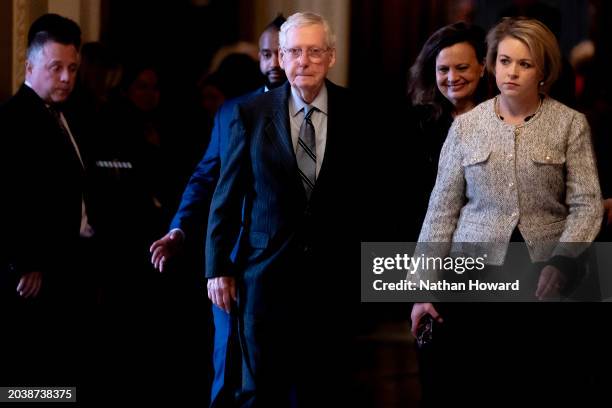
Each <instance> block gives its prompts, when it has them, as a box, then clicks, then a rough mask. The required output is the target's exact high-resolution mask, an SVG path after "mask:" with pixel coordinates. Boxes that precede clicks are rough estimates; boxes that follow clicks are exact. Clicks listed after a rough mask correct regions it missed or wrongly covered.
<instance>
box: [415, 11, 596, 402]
mask: <svg viewBox="0 0 612 408" xmlns="http://www.w3.org/2000/svg"><path fill="white" fill-rule="evenodd" d="M487 44H488V51H487V69H488V70H489V72H490V73H491V74H492V75H495V79H496V83H497V87H498V88H499V91H500V94H499V95H498V96H497V97H495V98H493V99H490V100H488V101H486V102H483V103H481V104H480V105H478V106H477V107H475V108H474V109H472V110H471V111H469V112H467V113H465V114H463V115H461V116H459V117H457V118H456V119H455V121H454V122H453V124H452V127H451V128H450V130H449V133H448V136H447V139H446V141H445V143H444V146H443V148H442V152H441V156H440V161H439V165H438V176H437V180H436V185H435V187H434V189H433V191H432V193H431V197H430V201H429V207H428V210H427V215H426V217H425V221H424V222H423V226H422V229H421V233H420V236H419V242H423V243H425V242H446V243H449V248H450V247H451V246H452V245H460V244H459V243H461V242H495V243H502V244H503V243H508V242H510V241H511V240H524V241H525V243H526V246H527V249H528V251H529V257H530V258H531V261H532V262H542V265H543V268H542V269H541V272H540V276H539V279H538V281H537V289H536V293H535V295H536V297H538V298H539V299H544V298H546V297H549V296H553V295H555V294H557V293H558V291H559V289H560V287H562V285H563V283H564V280H565V279H566V278H565V277H564V275H563V274H562V273H561V271H560V269H562V265H563V262H565V261H566V260H567V259H565V258H564V256H567V255H575V254H568V253H564V252H563V251H562V250H563V247H562V246H561V245H557V244H556V243H559V242H591V241H592V240H593V239H594V238H595V237H596V235H597V233H598V231H599V228H600V225H601V221H602V216H603V206H602V198H601V192H600V187H599V180H598V176H597V170H596V166H595V159H594V155H593V149H592V145H591V137H590V130H589V126H588V124H587V121H586V119H585V116H584V115H583V114H581V113H579V112H576V111H574V110H572V109H570V108H568V107H567V106H565V105H563V104H561V103H559V102H557V101H555V100H553V99H551V98H550V97H547V96H545V92H546V91H547V90H548V89H549V88H550V86H551V84H552V83H553V82H554V81H555V79H556V78H557V77H558V74H559V69H560V65H561V62H560V52H559V47H558V45H557V42H556V39H555V37H554V35H553V34H552V33H551V32H550V30H549V29H548V28H547V27H546V26H544V25H543V24H541V23H540V22H538V21H537V20H530V19H524V18H512V19H510V18H506V19H504V20H502V22H500V23H499V24H498V25H497V26H495V27H494V28H493V29H491V31H490V32H489V34H488V36H487ZM543 243H548V245H542V244H543ZM550 243H552V245H550ZM495 249H496V250H494V251H493V253H488V256H489V257H488V262H489V263H490V264H492V265H502V264H503V263H504V258H505V256H506V251H507V245H496V246H495ZM439 306H444V305H443V304H440V305H439ZM439 306H438V308H439ZM450 306H451V305H449V307H450ZM461 306H463V305H461ZM477 307H478V305H472V306H471V307H463V308H461V307H460V308H456V309H458V310H459V309H460V310H461V312H462V313H463V312H464V311H468V310H469V312H468V313H470V314H471V316H469V317H465V319H474V311H476V312H475V313H476V316H478V317H482V316H483V313H487V312H486V310H485V309H483V308H482V307H480V308H479V309H477ZM445 309H447V310H446V311H447V313H448V312H450V310H448V308H445ZM493 309H495V308H493ZM458 310H457V311H458ZM500 310H501V309H500ZM513 310H514V312H515V313H516V312H517V311H518V310H520V309H516V308H513ZM501 311H502V312H503V310H501ZM530 313H531V311H530ZM427 314H429V315H431V317H433V318H434V319H435V320H436V321H437V322H439V323H441V322H442V315H441V314H439V313H438V310H436V308H435V307H434V306H433V305H432V304H431V303H416V304H414V306H413V309H412V315H411V318H412V323H413V324H412V332H413V334H414V335H415V336H416V335H417V328H418V327H419V321H420V320H421V318H423V316H425V315H427ZM442 314H445V313H442ZM510 316H511V317H510V318H509V319H513V318H514V315H510ZM497 318H499V319H501V317H499V316H497ZM449 320H450V319H449ZM522 323H523V322H522V321H520V324H522ZM446 325H447V324H446ZM508 325H509V326H510V327H512V323H511V322H508ZM447 326H448V325H447ZM440 327H442V326H440ZM527 327H528V326H527ZM523 328H524V327H523ZM447 329H448V328H447ZM471 329H473V327H472V326H470V323H469V322H468V323H467V327H466V326H461V327H459V330H465V332H462V333H461V335H469V334H470V330H471ZM481 329H482V328H481ZM438 334H440V331H438ZM434 336H435V334H434ZM435 341H436V340H435V339H434V342H435ZM468 347H469V346H468ZM456 351H458V350H456ZM462 352H465V353H467V352H466V351H465V350H462ZM449 363H450V362H447V363H446V364H449ZM426 369H430V368H429V367H427V368H426ZM446 375H448V374H446ZM456 380H457V378H456V377H455V380H454V381H456ZM424 391H425V387H424ZM424 393H425V392H424ZM424 396H426V395H424ZM453 396H454V397H456V396H457V395H456V394H453ZM426 397H427V396H426ZM429 397H430V396H429Z"/></svg>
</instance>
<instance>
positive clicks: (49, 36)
mask: <svg viewBox="0 0 612 408" xmlns="http://www.w3.org/2000/svg"><path fill="white" fill-rule="evenodd" d="M48 41H54V42H57V43H60V44H64V45H74V47H75V48H76V49H77V50H78V49H79V48H80V47H81V28H80V27H79V25H78V24H77V23H75V22H74V21H72V20H71V19H69V18H66V17H62V16H60V15H59V14H51V13H50V14H43V15H42V16H40V17H39V18H38V19H36V21H34V22H33V23H32V25H31V26H30V30H29V31H28V56H29V55H30V53H31V51H32V50H33V49H38V48H41V47H43V46H44V45H45V44H46V43H47V42H48Z"/></svg>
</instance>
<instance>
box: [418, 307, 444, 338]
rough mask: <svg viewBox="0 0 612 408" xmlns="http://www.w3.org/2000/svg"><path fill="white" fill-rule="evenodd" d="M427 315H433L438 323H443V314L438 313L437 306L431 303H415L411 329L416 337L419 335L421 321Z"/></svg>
mask: <svg viewBox="0 0 612 408" xmlns="http://www.w3.org/2000/svg"><path fill="white" fill-rule="evenodd" d="M425 315H431V317H433V318H434V320H435V321H436V322H438V323H442V316H440V314H439V313H438V311H437V310H436V308H435V307H434V305H433V304H431V303H415V304H414V305H413V306H412V313H411V314H410V319H411V320H412V328H411V329H410V331H411V332H412V335H413V336H414V337H416V336H417V330H418V328H419V322H420V321H421V319H422V318H423V316H425Z"/></svg>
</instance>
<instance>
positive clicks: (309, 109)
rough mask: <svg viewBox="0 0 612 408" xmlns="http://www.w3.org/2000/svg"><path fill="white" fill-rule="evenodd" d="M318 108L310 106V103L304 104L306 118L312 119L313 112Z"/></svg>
mask: <svg viewBox="0 0 612 408" xmlns="http://www.w3.org/2000/svg"><path fill="white" fill-rule="evenodd" d="M316 110H317V108H315V107H314V106H310V105H306V106H304V120H310V117H311V116H312V113H313V112H314V111H316Z"/></svg>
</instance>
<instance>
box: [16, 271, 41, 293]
mask: <svg viewBox="0 0 612 408" xmlns="http://www.w3.org/2000/svg"><path fill="white" fill-rule="evenodd" d="M41 285H42V273H40V272H29V273H26V274H25V275H23V276H22V277H21V279H19V284H17V292H18V293H19V296H21V297H23V298H25V299H28V298H30V297H31V298H35V297H36V296H38V292H40V287H41Z"/></svg>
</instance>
